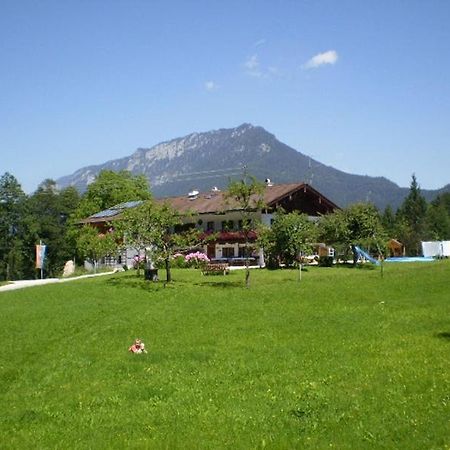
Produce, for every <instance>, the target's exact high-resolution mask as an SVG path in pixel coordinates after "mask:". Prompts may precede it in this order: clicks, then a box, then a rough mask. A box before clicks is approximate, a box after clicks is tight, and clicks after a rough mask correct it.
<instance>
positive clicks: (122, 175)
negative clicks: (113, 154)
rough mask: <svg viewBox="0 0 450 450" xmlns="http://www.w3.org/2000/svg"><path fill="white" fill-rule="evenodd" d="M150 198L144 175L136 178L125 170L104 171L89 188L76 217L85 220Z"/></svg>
mask: <svg viewBox="0 0 450 450" xmlns="http://www.w3.org/2000/svg"><path fill="white" fill-rule="evenodd" d="M150 198H151V193H150V190H149V186H148V181H147V179H146V178H145V176H144V175H136V176H134V175H132V174H131V173H130V172H128V171H125V170H122V171H121V172H113V171H112V170H103V171H101V172H100V173H99V174H98V176H97V178H96V179H95V181H94V182H93V183H91V184H90V185H89V186H88V188H87V191H86V192H85V194H84V195H83V197H82V199H81V202H80V205H79V207H78V208H77V211H76V217H77V218H78V219H84V218H86V217H88V216H90V215H91V214H94V213H96V212H99V211H102V210H104V209H108V208H110V207H111V206H114V205H118V204H119V203H124V202H128V201H134V200H148V199H150Z"/></svg>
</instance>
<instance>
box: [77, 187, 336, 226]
mask: <svg viewBox="0 0 450 450" xmlns="http://www.w3.org/2000/svg"><path fill="white" fill-rule="evenodd" d="M297 192H304V193H308V194H311V195H312V196H313V197H316V198H317V199H319V201H320V203H322V204H324V205H326V207H327V208H328V209H331V210H333V209H339V207H338V206H337V205H336V204H334V203H333V202H332V201H331V200H329V199H327V198H326V197H324V196H323V195H322V194H321V193H320V192H318V191H316V190H315V189H314V188H313V187H311V186H310V185H308V184H306V183H287V184H276V185H273V186H266V187H265V191H264V193H263V199H262V200H263V203H264V205H266V207H267V208H268V209H271V208H275V207H277V206H278V204H279V203H280V202H282V200H286V199H287V198H289V197H290V196H291V195H293V194H295V193H297ZM256 200H257V196H254V201H255V203H256ZM157 201H158V202H161V203H164V202H166V203H168V204H169V205H170V206H171V207H172V208H174V209H175V210H176V211H178V212H179V213H181V214H189V213H191V214H214V213H218V212H226V211H234V210H239V209H240V207H239V205H238V204H237V203H236V202H235V201H233V200H232V199H226V197H225V192H222V191H211V192H201V193H198V194H197V195H195V196H188V195H183V196H178V197H166V198H161V199H158V200H157ZM139 203H140V202H136V206H137V205H138V204H139ZM126 205H127V206H128V204H126ZM122 206H123V205H117V206H116V207H112V208H110V209H109V210H106V211H101V212H99V213H97V214H94V215H92V216H90V217H88V218H87V219H84V220H83V221H81V223H95V222H104V221H110V220H113V219H117V218H118V217H120V216H121V213H122V212H123V210H124V209H127V208H123V207H122ZM133 206H134V205H133ZM121 207H122V208H121ZM105 213H106V215H105ZM108 214H109V215H108Z"/></svg>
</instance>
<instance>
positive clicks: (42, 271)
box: [39, 239, 44, 280]
mask: <svg viewBox="0 0 450 450" xmlns="http://www.w3.org/2000/svg"><path fill="white" fill-rule="evenodd" d="M39 245H40V246H41V251H42V240H41V239H39ZM43 266H44V258H42V263H41V280H43V279H44V268H43Z"/></svg>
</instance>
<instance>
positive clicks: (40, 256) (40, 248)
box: [36, 244, 47, 269]
mask: <svg viewBox="0 0 450 450" xmlns="http://www.w3.org/2000/svg"><path fill="white" fill-rule="evenodd" d="M46 249H47V246H46V245H39V244H38V245H36V269H42V268H43V267H44V259H45V250H46Z"/></svg>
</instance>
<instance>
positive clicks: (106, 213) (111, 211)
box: [91, 209, 119, 219]
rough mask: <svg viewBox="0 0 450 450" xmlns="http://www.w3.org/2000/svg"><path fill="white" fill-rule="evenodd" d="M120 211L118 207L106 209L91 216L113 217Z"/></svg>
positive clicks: (97, 217)
mask: <svg viewBox="0 0 450 450" xmlns="http://www.w3.org/2000/svg"><path fill="white" fill-rule="evenodd" d="M118 212H119V211H117V209H105V210H104V211H100V212H98V213H96V214H94V215H92V216H91V217H93V218H94V217H95V218H96V219H99V218H102V217H111V216H115V215H116V214H117V213H118Z"/></svg>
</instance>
